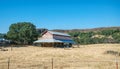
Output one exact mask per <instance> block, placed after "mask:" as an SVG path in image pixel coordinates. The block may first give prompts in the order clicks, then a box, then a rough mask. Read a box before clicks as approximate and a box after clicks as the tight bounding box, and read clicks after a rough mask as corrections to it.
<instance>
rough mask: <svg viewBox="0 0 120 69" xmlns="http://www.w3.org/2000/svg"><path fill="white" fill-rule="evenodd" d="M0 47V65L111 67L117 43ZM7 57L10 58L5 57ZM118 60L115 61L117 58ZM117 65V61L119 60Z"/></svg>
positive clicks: (3, 68) (1, 68) (21, 68)
mask: <svg viewBox="0 0 120 69" xmlns="http://www.w3.org/2000/svg"><path fill="white" fill-rule="evenodd" d="M6 49H8V51H0V69H8V61H10V62H9V63H10V65H9V66H10V67H9V69H52V68H53V69H115V68H116V62H115V61H116V60H117V61H120V59H119V58H120V55H119V53H120V44H92V45H79V47H77V46H75V45H74V48H53V47H36V46H26V47H13V48H12V51H11V48H10V47H7V48H6ZM9 58H10V59H9ZM118 63H119V62H118ZM119 65H120V63H119Z"/></svg>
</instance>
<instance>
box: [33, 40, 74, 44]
mask: <svg viewBox="0 0 120 69" xmlns="http://www.w3.org/2000/svg"><path fill="white" fill-rule="evenodd" d="M52 42H58V43H72V44H74V41H73V40H56V39H41V40H37V41H34V43H52Z"/></svg>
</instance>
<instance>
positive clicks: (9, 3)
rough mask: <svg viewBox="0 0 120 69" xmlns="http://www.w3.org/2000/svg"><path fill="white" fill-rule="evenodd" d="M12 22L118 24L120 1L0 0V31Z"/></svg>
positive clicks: (83, 25)
mask: <svg viewBox="0 0 120 69" xmlns="http://www.w3.org/2000/svg"><path fill="white" fill-rule="evenodd" d="M16 22H32V23H33V24H34V25H36V27H37V28H47V29H50V30H51V29H86V28H97V27H111V26H120V0H0V33H6V32H7V31H8V30H9V26H10V25H11V24H12V23H16Z"/></svg>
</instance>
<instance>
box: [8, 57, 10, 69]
mask: <svg viewBox="0 0 120 69" xmlns="http://www.w3.org/2000/svg"><path fill="white" fill-rule="evenodd" d="M8 69H10V58H8Z"/></svg>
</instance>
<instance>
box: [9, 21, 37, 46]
mask: <svg viewBox="0 0 120 69" xmlns="http://www.w3.org/2000/svg"><path fill="white" fill-rule="evenodd" d="M37 37H38V33H37V31H36V27H35V25H33V24H32V23H30V22H18V23H15V24H11V26H10V27H9V31H8V32H7V38H8V39H10V40H12V41H14V42H16V43H18V44H31V43H32V42H33V41H34V40H36V39H37Z"/></svg>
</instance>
